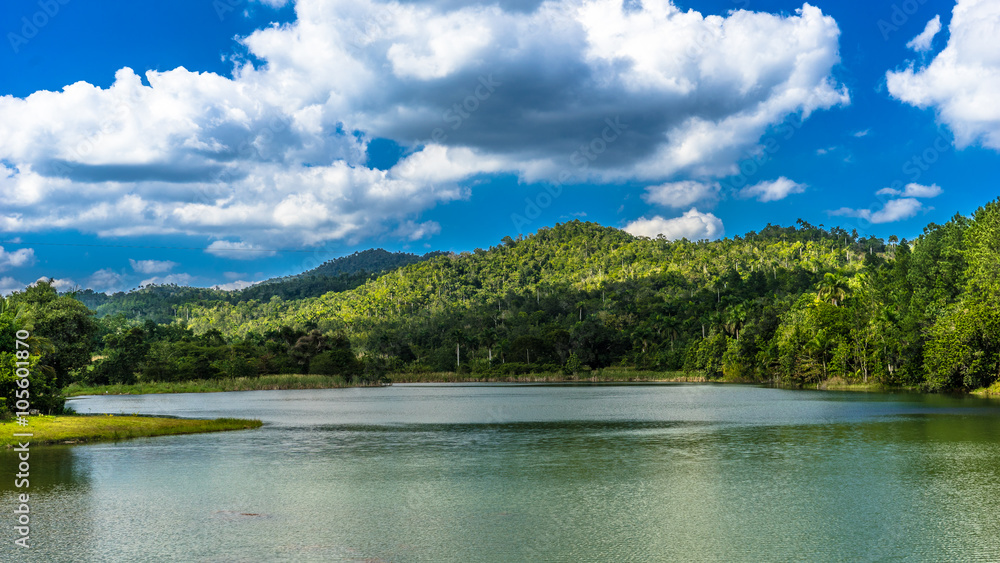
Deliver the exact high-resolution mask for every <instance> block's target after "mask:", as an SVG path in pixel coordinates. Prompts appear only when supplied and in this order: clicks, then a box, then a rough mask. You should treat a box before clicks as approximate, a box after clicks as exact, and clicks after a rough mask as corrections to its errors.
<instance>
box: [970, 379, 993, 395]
mask: <svg viewBox="0 0 1000 563" xmlns="http://www.w3.org/2000/svg"><path fill="white" fill-rule="evenodd" d="M970 393H972V394H973V395H979V396H981V397H1000V381H997V382H995V383H994V384H993V385H990V386H989V387H980V388H979V389H976V390H975V391H970Z"/></svg>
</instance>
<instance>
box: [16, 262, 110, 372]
mask: <svg viewBox="0 0 1000 563" xmlns="http://www.w3.org/2000/svg"><path fill="white" fill-rule="evenodd" d="M10 299H11V301H12V302H13V303H15V304H17V305H20V306H21V307H22V309H23V317H24V321H25V322H24V326H25V327H26V328H28V329H29V330H30V331H31V332H32V334H33V335H36V336H39V337H42V338H46V339H48V341H49V342H51V343H52V346H53V347H54V351H53V352H52V353H51V354H46V355H45V357H44V358H43V362H44V365H48V366H50V367H51V368H52V369H53V370H54V372H55V377H56V380H55V384H56V385H57V387H59V388H62V387H63V386H65V385H66V384H67V383H69V374H70V372H71V371H73V370H76V369H79V368H82V367H84V366H86V365H87V364H89V363H90V356H91V352H92V351H93V349H94V342H93V338H94V336H95V335H96V334H97V329H98V327H97V323H96V322H95V321H94V313H93V312H92V311H90V310H89V309H87V307H86V306H85V305H84V304H83V303H81V302H80V301H78V300H76V299H74V298H73V297H70V296H68V295H59V294H58V293H57V292H56V289H55V287H53V286H52V284H51V282H48V281H44V280H40V281H38V282H37V283H36V284H34V285H32V286H29V287H28V288H27V289H25V290H24V291H23V292H16V293H14V294H13V295H11V297H10Z"/></svg>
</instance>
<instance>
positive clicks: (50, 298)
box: [0, 200, 1000, 397]
mask: <svg viewBox="0 0 1000 563" xmlns="http://www.w3.org/2000/svg"><path fill="white" fill-rule="evenodd" d="M360 254H364V253H360ZM357 256H358V255H357V254H356V255H354V257H355V258H357ZM386 256H389V257H392V256H394V255H391V254H389V253H387V252H385V251H369V254H368V255H366V256H364V257H363V259H362V260H355V262H357V263H364V264H368V265H367V266H366V267H364V268H362V267H356V268H343V269H336V268H335V267H332V266H328V267H327V268H326V270H324V271H323V272H318V273H317V272H313V273H311V274H310V273H307V274H309V275H302V276H294V277H291V278H284V279H277V280H269V283H265V284H260V285H257V286H254V287H252V288H248V289H247V290H243V291H240V292H225V291H220V290H206V289H197V288H177V287H147V288H143V289H141V290H139V291H134V292H131V293H128V294H119V295H114V296H99V294H94V293H93V292H79V293H76V294H68V295H57V294H56V292H55V290H54V289H52V288H51V287H50V286H49V285H48V284H45V283H39V284H37V285H35V286H33V287H31V288H29V289H27V290H26V291H23V292H19V293H15V294H13V295H11V296H10V297H9V298H8V299H6V300H5V301H4V304H3V307H4V309H3V312H2V313H0V328H2V332H3V334H5V335H6V334H8V333H9V332H10V329H9V328H7V327H13V328H15V329H16V327H20V326H27V327H32V329H33V331H34V334H36V335H38V338H39V339H41V342H40V343H39V348H38V349H39V350H42V351H43V353H42V354H41V356H40V357H39V358H37V359H36V360H33V361H36V362H38V364H39V366H40V367H42V368H44V369H39V370H37V371H38V373H39V374H42V375H39V376H38V377H47V378H48V379H47V380H46V382H44V383H43V384H41V387H45V386H46V385H47V386H48V387H47V388H50V389H59V388H61V387H62V386H64V385H66V384H68V383H70V382H72V381H81V382H84V383H87V384H103V383H129V382H134V381H137V380H138V381H171V380H183V379H205V378H218V377H239V376H244V377H253V376H256V375H259V374H266V373H317V374H336V375H341V376H343V377H345V378H346V379H352V378H353V379H354V380H355V381H379V380H383V379H384V378H385V377H386V376H387V374H388V375H390V376H391V374H392V373H393V372H397V373H398V372H433V371H460V372H467V373H472V374H482V375H483V376H484V377H486V376H490V375H497V376H505V375H517V374H523V373H529V372H562V373H564V374H567V375H571V374H579V373H585V372H588V371H589V370H592V369H597V368H605V367H610V366H617V367H625V368H633V369H640V370H689V371H699V372H703V373H704V374H706V375H707V376H708V377H717V378H725V379H727V380H733V381H757V382H781V383H785V384H792V385H802V384H814V383H818V382H821V381H824V380H829V379H831V378H839V379H840V380H842V381H844V382H858V383H877V384H884V385H903V386H914V387H920V388H922V389H924V390H929V391H939V390H950V389H965V390H969V389H975V388H979V387H984V386H988V385H990V384H992V383H993V382H994V381H996V380H997V378H998V375H1000V306H998V305H1000V287H998V286H1000V281H998V276H997V271H998V268H1000V200H996V201H993V202H991V203H989V204H987V205H985V206H984V207H982V208H980V209H979V210H977V211H976V212H975V213H974V215H973V216H972V217H971V218H970V217H963V216H958V215H957V216H955V217H954V218H953V219H952V220H951V221H949V222H947V223H946V224H944V225H937V224H931V225H928V226H927V227H926V228H925V229H924V231H923V234H922V235H920V236H919V237H918V238H917V239H915V240H912V241H907V240H898V239H897V238H896V237H895V236H893V237H889V239H888V240H882V239H877V238H874V237H868V238H861V237H859V236H858V235H857V233H856V232H847V231H845V230H843V229H840V228H832V229H830V230H827V229H824V228H820V227H816V226H813V225H810V224H808V223H806V222H804V221H801V220H800V221H799V222H798V224H797V226H795V227H777V226H772V225H768V226H767V227H766V228H764V229H763V230H761V231H760V232H751V233H748V234H747V235H745V236H743V237H739V236H737V237H735V238H732V239H724V240H720V241H715V242H709V241H699V242H692V241H688V240H679V241H667V240H665V239H662V238H660V239H648V238H643V237H634V236H632V235H629V234H628V233H625V232H623V231H620V230H618V229H614V228H609V227H603V226H600V225H597V224H593V223H583V222H579V221H573V222H569V223H564V224H560V225H556V226H555V227H553V228H543V229H540V230H539V231H538V232H537V233H535V234H534V235H532V236H529V237H526V238H525V237H520V236H519V237H518V238H516V239H512V238H509V237H506V238H504V239H503V241H501V243H500V244H499V245H497V246H495V247H492V248H489V249H486V250H483V249H476V250H475V251H474V252H467V253H462V254H443V253H432V254H430V255H426V256H424V257H416V256H413V255H404V256H403V257H402V258H400V257H398V256H397V257H395V258H389V259H384V258H386ZM369 258H371V259H372V261H369V260H368V259H369ZM379 258H383V260H381V261H379ZM341 266H343V264H341ZM321 268H322V267H321ZM317 280H319V281H317ZM250 290H253V291H250ZM85 305H86V306H85ZM87 307H90V308H91V309H93V310H90V309H88V308H87ZM95 311H96V313H95ZM79 335H85V336H83V337H81V336H79ZM43 336H44V338H42V337H43ZM3 344H4V346H3V347H0V349H2V350H5V351H4V352H0V366H2V368H0V369H3V374H2V377H0V385H3V389H2V391H3V392H4V396H8V397H9V396H10V395H9V394H8V391H12V389H13V388H12V383H11V379H12V377H13V375H12V374H11V373H10V372H9V371H8V370H9V367H8V364H10V363H11V361H12V359H11V358H10V357H8V356H9V354H8V353H7V352H6V350H9V349H10V348H9V347H7V346H6V342H4V343H3Z"/></svg>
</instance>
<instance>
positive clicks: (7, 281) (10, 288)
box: [0, 276, 28, 295]
mask: <svg viewBox="0 0 1000 563" xmlns="http://www.w3.org/2000/svg"><path fill="white" fill-rule="evenodd" d="M27 285H28V284H26V283H24V282H19V281H17V280H15V279H14V278H12V277H9V276H5V277H2V278H0V295H10V294H11V293H14V292H15V291H21V290H22V289H24V288H25V287H27Z"/></svg>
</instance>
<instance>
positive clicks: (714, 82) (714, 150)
mask: <svg viewBox="0 0 1000 563" xmlns="http://www.w3.org/2000/svg"><path fill="white" fill-rule="evenodd" d="M0 22H2V29H0V31H2V33H3V38H2V39H3V41H2V42H0V293H9V292H11V291H14V290H18V289H21V288H23V287H24V286H25V285H26V284H29V283H32V282H34V281H35V280H37V279H39V278H40V277H49V278H52V279H54V280H55V282H56V285H57V287H59V288H60V289H63V290H70V289H74V288H91V289H94V290H96V291H106V292H114V291H122V290H129V289H132V288H136V287H140V286H142V285H148V284H157V283H176V284H180V285H195V286H203V287H208V286H220V287H224V288H239V287H244V286H246V285H249V284H251V283H253V282H256V281H261V280H263V279H267V278H270V277H275V276H281V275H288V274H294V273H299V272H301V271H304V270H308V269H310V268H313V267H315V266H317V265H319V264H321V263H322V262H324V261H326V260H330V259H333V258H336V257H339V256H343V255H346V254H350V253H352V252H354V251H357V250H363V249H366V248H374V247H382V248H386V249H388V250H392V251H407V252H413V253H417V254H422V253H425V252H428V251H431V250H446V251H453V252H462V251H471V250H474V249H476V248H488V247H490V246H493V245H496V244H498V243H499V241H500V239H502V238H503V237H505V236H512V237H516V236H517V235H518V234H524V235H528V234H530V233H533V232H536V231H537V230H538V229H539V228H542V227H551V226H553V225H555V224H557V223H560V222H565V221H570V220H575V219H580V220H585V221H594V222H597V223H600V224H602V225H608V226H612V227H617V228H621V229H624V230H626V231H628V232H630V233H632V234H635V235H639V236H650V237H656V236H659V235H661V234H662V235H663V236H665V237H667V238H668V239H672V240H674V239H680V238H688V239H690V240H700V239H718V238H722V237H733V236H737V235H743V234H745V233H747V232H748V231H757V230H760V229H762V228H764V227H765V226H766V225H767V224H768V223H772V224H777V225H792V224H794V223H795V221H796V220H797V219H800V218H801V219H803V220H805V221H808V222H809V223H812V224H815V225H825V226H827V227H832V226H841V227H843V228H845V229H847V230H848V231H851V230H855V231H857V233H858V234H859V235H860V236H872V235H874V236H877V237H887V236H889V235H892V234H895V235H897V236H899V237H901V238H907V239H913V238H914V237H916V236H918V235H919V234H920V233H921V232H922V230H923V228H924V226H925V225H927V224H928V223H932V222H933V223H944V222H946V221H947V220H949V219H950V218H951V217H953V216H954V215H955V214H956V213H959V214H963V215H970V214H972V213H973V212H974V211H975V210H976V209H977V208H978V207H979V206H981V205H982V204H984V203H986V202H987V201H990V200H992V199H994V198H996V197H997V196H998V195H1000V190H998V187H1000V186H998V182H997V180H996V177H995V176H996V171H997V170H1000V167H998V165H1000V154H998V153H1000V47H997V43H996V39H995V38H996V37H997V36H998V35H1000V2H991V1H989V0H959V1H958V2H957V3H956V2H946V1H936V0H897V1H894V2H888V1H887V2H871V1H860V0H836V1H834V0H818V1H815V2H814V3H812V4H807V3H797V2H790V1H780V0H774V1H771V0H705V1H698V0H675V1H670V0H624V1H622V0H619V1H611V0H546V1H540V0H500V1H497V2H493V3H471V2H461V1H458V0H429V1H419V0H400V1H396V2H384V1H379V0H298V1H284V0H174V1H172V2H156V3H152V2H151V3H137V2H125V1H118V0H110V1H106V2H100V3H96V2H81V1H79V0H31V1H29V0H6V1H5V2H3V3H2V4H0Z"/></svg>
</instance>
